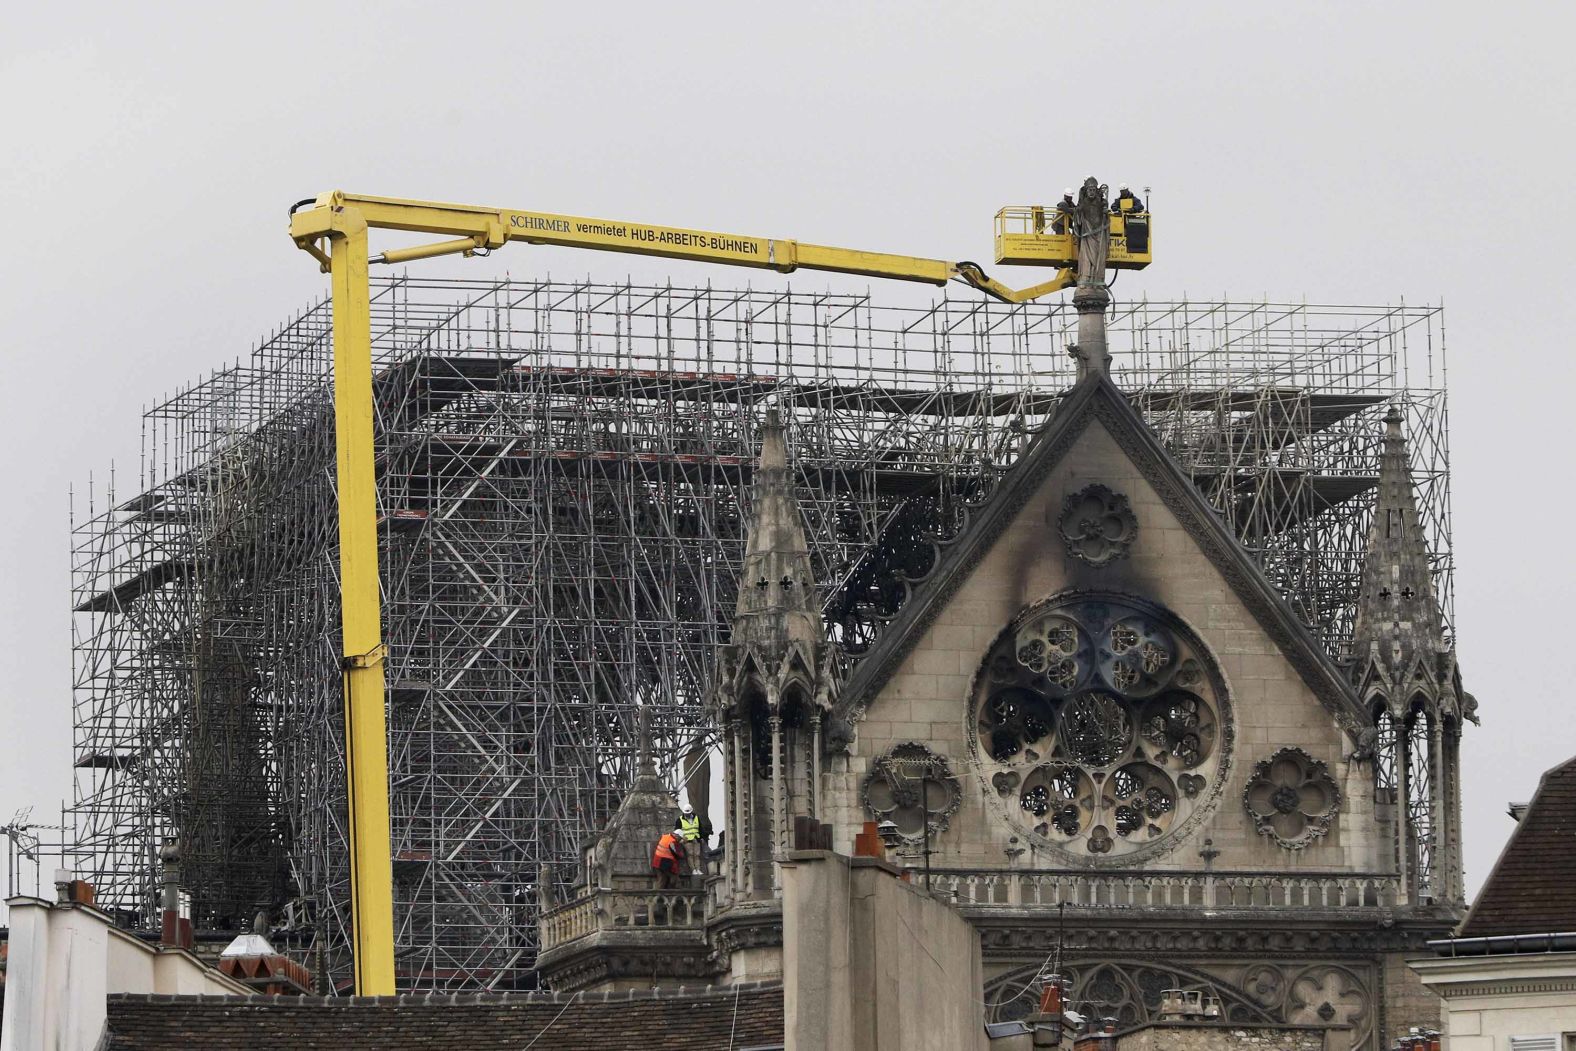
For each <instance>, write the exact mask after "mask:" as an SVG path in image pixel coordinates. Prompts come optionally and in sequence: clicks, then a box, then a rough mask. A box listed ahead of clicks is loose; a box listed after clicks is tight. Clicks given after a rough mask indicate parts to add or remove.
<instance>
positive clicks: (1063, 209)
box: [1051, 186, 1078, 234]
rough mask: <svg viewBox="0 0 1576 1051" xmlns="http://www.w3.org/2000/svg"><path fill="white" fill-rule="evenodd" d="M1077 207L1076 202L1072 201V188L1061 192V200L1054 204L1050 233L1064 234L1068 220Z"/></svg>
mask: <svg viewBox="0 0 1576 1051" xmlns="http://www.w3.org/2000/svg"><path fill="white" fill-rule="evenodd" d="M1077 207H1078V202H1077V201H1075V200H1073V188H1072V187H1071V186H1069V187H1067V188H1066V189H1065V190H1063V191H1062V199H1061V200H1059V201H1057V202H1056V218H1055V219H1052V220H1051V233H1053V234H1065V233H1066V232H1067V223H1068V220H1070V219H1071V218H1072V214H1073V209H1075V208H1077Z"/></svg>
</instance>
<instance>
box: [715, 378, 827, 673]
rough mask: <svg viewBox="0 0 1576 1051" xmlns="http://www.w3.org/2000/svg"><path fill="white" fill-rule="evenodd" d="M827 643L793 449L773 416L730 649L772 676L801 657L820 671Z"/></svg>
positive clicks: (765, 431) (764, 439) (764, 434)
mask: <svg viewBox="0 0 1576 1051" xmlns="http://www.w3.org/2000/svg"><path fill="white" fill-rule="evenodd" d="M824 638H825V632H824V629H823V627H822V623H821V609H820V605H819V603H818V601H817V599H816V593H815V580H814V578H813V576H812V575H811V571H810V546H809V544H807V543H806V542H805V537H804V525H803V523H802V521H801V519H800V517H799V501H798V500H797V499H795V497H794V493H793V481H792V479H791V478H790V477H789V473H788V442H787V439H786V437H785V435H784V430H783V423H782V418H781V416H780V415H779V413H778V411H777V410H776V409H775V408H772V409H767V410H766V421H765V424H764V426H763V427H762V428H761V459H760V464H759V466H758V467H757V469H756V474H755V507H754V515H753V517H752V521H751V522H750V528H749V535H748V538H747V540H746V541H745V548H744V566H743V568H742V569H741V570H740V571H739V601H738V605H737V607H736V608H735V611H734V616H733V635H732V638H731V640H730V647H729V648H730V649H731V650H733V651H734V652H735V653H736V654H737V655H738V656H740V657H744V656H745V655H746V653H748V655H749V656H751V657H753V659H754V660H756V661H757V662H758V663H759V664H760V667H761V670H762V671H763V672H765V673H766V674H767V675H775V674H776V673H778V672H779V670H781V666H782V663H783V661H784V660H785V659H787V658H788V657H789V656H790V654H792V653H794V652H797V653H798V655H799V656H800V657H801V658H802V659H803V660H804V661H805V662H806V664H807V665H808V667H807V668H806V669H805V670H806V671H811V672H813V670H814V668H815V660H816V658H817V656H818V655H819V653H820V650H821V648H822V641H823V639H824Z"/></svg>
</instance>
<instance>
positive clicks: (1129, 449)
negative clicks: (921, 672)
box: [838, 373, 1369, 736]
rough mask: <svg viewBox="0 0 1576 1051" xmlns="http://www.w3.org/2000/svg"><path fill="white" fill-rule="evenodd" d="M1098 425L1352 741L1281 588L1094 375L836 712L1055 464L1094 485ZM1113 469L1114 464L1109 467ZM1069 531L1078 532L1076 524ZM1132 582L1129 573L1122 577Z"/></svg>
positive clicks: (885, 671) (883, 675) (926, 622)
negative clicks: (1084, 446)
mask: <svg viewBox="0 0 1576 1051" xmlns="http://www.w3.org/2000/svg"><path fill="white" fill-rule="evenodd" d="M1095 421H1098V427H1099V429H1100V430H1103V431H1104V432H1105V436H1106V440H1107V442H1108V443H1111V444H1114V446H1115V447H1116V448H1117V449H1118V450H1119V456H1120V458H1121V459H1123V460H1126V461H1127V462H1126V464H1124V465H1122V467H1121V468H1120V469H1123V470H1126V471H1129V472H1136V474H1137V475H1138V476H1139V477H1141V478H1142V479H1143V480H1144V482H1145V483H1146V484H1147V485H1148V487H1149V488H1150V489H1151V490H1152V492H1153V494H1154V496H1155V497H1156V498H1157V499H1158V500H1159V501H1160V503H1161V504H1162V505H1163V507H1164V509H1165V511H1166V512H1167V514H1168V515H1169V516H1171V518H1172V519H1173V521H1174V524H1175V525H1177V526H1179V527H1180V528H1181V529H1182V530H1183V531H1184V532H1185V533H1186V535H1187V536H1188V537H1190V538H1191V540H1192V544H1193V548H1194V549H1195V550H1196V551H1197V552H1199V553H1200V554H1202V555H1203V556H1204V557H1205V558H1206V559H1207V560H1208V561H1209V563H1210V564H1211V565H1212V566H1214V567H1215V569H1216V570H1217V572H1218V573H1219V574H1220V576H1221V577H1222V578H1223V579H1224V580H1225V581H1226V583H1227V584H1228V585H1229V587H1230V588H1231V590H1232V591H1233V592H1234V593H1235V595H1236V596H1237V598H1238V600H1239V601H1240V602H1241V603H1242V605H1243V606H1244V607H1245V608H1246V609H1247V610H1248V611H1249V612H1250V613H1251V615H1252V616H1253V618H1254V619H1255V621H1256V622H1257V623H1258V624H1259V625H1260V626H1261V627H1262V628H1263V630H1264V631H1265V632H1266V633H1267V634H1268V635H1269V636H1270V637H1271V638H1272V639H1274V640H1275V641H1276V642H1277V644H1278V645H1279V647H1280V649H1281V650H1282V652H1283V654H1284V656H1285V658H1286V660H1287V661H1288V662H1290V663H1291V665H1292V666H1293V667H1294V668H1295V669H1296V671H1297V673H1298V674H1299V676H1300V677H1301V678H1302V679H1303V681H1304V682H1305V683H1306V684H1307V686H1308V688H1309V689H1310V690H1312V691H1313V692H1314V694H1315V695H1316V696H1317V697H1318V698H1319V700H1320V702H1321V703H1322V704H1324V706H1325V707H1326V708H1327V709H1328V710H1329V711H1330V712H1331V714H1332V715H1333V716H1334V718H1335V720H1336V721H1337V723H1338V724H1339V725H1340V726H1341V727H1342V728H1343V729H1345V730H1347V731H1348V732H1349V733H1351V734H1353V735H1354V736H1355V735H1356V734H1357V733H1359V732H1360V730H1361V728H1362V727H1364V726H1366V725H1368V722H1369V720H1368V718H1367V716H1366V715H1365V713H1364V712H1363V710H1362V706H1361V705H1360V704H1359V703H1358V702H1357V699H1356V697H1355V695H1354V694H1353V693H1352V690H1351V688H1350V687H1349V686H1348V685H1347V683H1346V681H1345V678H1344V676H1343V675H1342V674H1341V672H1340V671H1339V669H1337V667H1336V666H1335V664H1334V663H1333V662H1332V661H1331V660H1330V657H1329V654H1328V653H1327V652H1326V651H1325V650H1324V648H1323V646H1321V645H1320V644H1319V642H1318V641H1317V640H1316V639H1314V638H1313V636H1312V635H1311V634H1310V633H1309V632H1308V630H1307V628H1306V627H1305V626H1304V625H1303V624H1302V623H1301V622H1300V621H1298V619H1297V617H1296V615H1295V614H1294V613H1293V612H1292V610H1291V608H1290V607H1289V606H1288V605H1287V603H1286V600H1285V599H1284V597H1283V596H1282V595H1281V593H1280V591H1279V590H1278V589H1277V588H1276V587H1275V585H1274V584H1272V583H1271V582H1270V581H1269V580H1267V579H1266V578H1265V576H1264V574H1263V572H1262V571H1261V570H1260V569H1259V567H1258V566H1257V565H1256V564H1255V563H1254V561H1253V559H1252V558H1251V556H1249V555H1248V553H1247V552H1245V551H1244V550H1243V549H1242V547H1241V545H1240V544H1238V543H1237V540H1236V538H1235V537H1233V536H1232V535H1231V533H1230V531H1229V530H1228V529H1227V528H1226V527H1225V526H1224V525H1223V524H1222V523H1221V521H1220V518H1219V516H1218V514H1217V513H1216V512H1215V510H1214V509H1213V508H1212V507H1211V506H1210V504H1209V502H1208V501H1207V500H1205V499H1204V497H1203V496H1202V495H1201V494H1200V493H1199V491H1198V489H1197V487H1196V486H1194V485H1193V483H1192V480H1191V479H1189V478H1188V476H1187V475H1186V474H1185V473H1184V472H1183V471H1182V470H1181V468H1180V467H1178V465H1177V463H1176V461H1175V460H1173V459H1172V458H1171V457H1170V455H1169V454H1167V453H1166V451H1165V449H1164V447H1162V446H1161V444H1160V442H1159V441H1158V440H1157V439H1156V438H1155V436H1154V434H1153V432H1151V431H1150V430H1149V428H1148V427H1147V426H1146V425H1145V424H1144V422H1143V420H1142V419H1141V418H1140V417H1139V416H1138V414H1137V412H1135V411H1134V410H1133V408H1132V406H1131V405H1129V404H1128V402H1127V399H1126V398H1125V397H1124V396H1123V395H1122V393H1121V391H1120V390H1118V389H1117V388H1116V386H1115V385H1114V384H1113V383H1112V382H1111V381H1110V379H1109V378H1108V377H1107V376H1106V375H1105V374H1104V373H1094V374H1091V375H1090V376H1089V377H1088V378H1087V379H1085V380H1084V381H1082V382H1080V383H1079V385H1078V386H1077V387H1075V388H1073V390H1072V391H1071V392H1070V393H1069V394H1068V396H1067V398H1066V399H1065V400H1064V401H1063V402H1062V404H1061V406H1060V407H1059V408H1058V410H1057V412H1056V413H1055V414H1054V415H1053V416H1052V417H1051V419H1050V420H1049V421H1047V423H1046V425H1045V428H1044V429H1043V430H1042V431H1041V432H1040V433H1039V434H1038V435H1037V436H1036V437H1035V439H1034V441H1033V442H1032V443H1031V444H1030V446H1029V448H1028V449H1027V450H1025V452H1024V454H1023V455H1022V456H1021V457H1020V458H1019V459H1018V461H1017V463H1016V464H1014V466H1013V468H1012V469H1011V470H1010V471H1008V472H1007V474H1006V475H1005V476H1004V477H1003V479H1002V481H1001V483H1000V484H999V485H998V486H997V488H996V491H995V496H994V497H993V498H992V499H990V500H989V501H987V502H986V503H985V504H984V505H983V506H981V507H980V508H978V509H976V511H975V512H974V515H973V517H972V520H971V521H970V523H969V526H968V527H967V528H966V529H965V530H964V531H963V532H962V533H961V534H960V535H959V536H958V537H957V539H956V540H954V541H953V542H952V543H950V544H949V545H948V546H947V547H946V549H945V550H944V551H943V553H942V557H941V558H940V559H939V560H938V563H937V565H936V567H935V569H934V570H933V571H932V572H931V574H930V575H929V576H928V577H926V578H925V579H924V580H923V581H921V582H917V583H916V584H915V585H914V593H913V594H912V595H911V596H910V598H909V600H908V601H907V602H905V603H904V604H903V607H902V609H901V610H900V611H899V613H898V615H897V617H896V618H895V619H894V620H893V621H892V623H891V624H889V625H888V626H887V627H886V629H885V630H884V631H883V632H882V634H881V636H880V638H879V639H878V641H877V642H876V644H875V645H874V646H873V647H872V649H871V651H870V653H869V654H868V655H866V656H865V658H864V659H863V660H862V661H861V662H860V663H859V665H858V667H857V668H856V669H855V671H854V673H853V674H852V675H851V676H850V678H849V680H848V682H847V683H846V684H845V686H844V688H843V691H842V699H841V703H840V704H839V706H838V708H839V711H840V712H843V713H847V714H850V715H853V716H855V717H859V716H861V715H862V714H863V713H864V712H865V710H866V708H867V707H868V706H869V704H870V703H871V701H872V700H873V699H874V698H875V697H877V696H878V695H879V694H880V692H881V690H882V688H883V687H884V686H885V684H886V682H887V681H888V679H890V678H891V676H892V675H893V673H894V672H895V671H896V670H897V668H898V666H899V664H900V662H901V661H902V660H903V659H904V658H905V657H906V656H907V655H908V654H909V652H910V651H911V650H913V649H914V648H915V647H916V646H917V645H919V644H921V642H922V640H923V639H924V638H925V637H926V633H927V629H929V628H930V627H931V626H932V624H933V623H934V622H935V621H936V619H937V617H938V616H939V615H940V613H941V611H942V610H943V609H944V608H946V607H947V606H948V605H949V604H950V603H951V602H952V601H953V599H954V596H955V595H956V593H957V591H958V590H959V589H960V588H961V587H962V586H963V584H964V583H965V582H966V581H967V580H968V578H969V577H970V575H971V574H972V573H973V571H974V569H975V567H976V566H977V565H978V563H979V562H980V561H981V560H982V559H984V558H985V557H986V556H987V554H988V553H990V552H991V551H992V550H993V548H994V547H995V545H996V544H997V543H998V542H999V540H1000V539H1001V537H1002V536H1003V534H1004V533H1006V532H1008V531H1009V529H1012V528H1013V527H1014V526H1015V525H1016V524H1017V523H1018V520H1019V518H1020V517H1021V516H1022V512H1023V511H1024V508H1025V506H1026V505H1027V504H1028V503H1029V502H1031V500H1032V499H1033V498H1034V497H1035V496H1036V495H1043V491H1044V487H1045V484H1046V480H1047V478H1048V477H1049V476H1050V475H1051V474H1052V473H1053V472H1055V471H1056V470H1057V468H1058V467H1059V466H1061V465H1063V464H1064V463H1066V465H1067V466H1066V471H1067V472H1068V473H1069V476H1072V477H1086V478H1087V479H1088V481H1089V483H1090V484H1096V483H1098V481H1099V479H1098V478H1097V477H1096V474H1098V471H1099V468H1098V467H1097V466H1096V464H1095V463H1094V462H1092V461H1090V460H1089V459H1088V457H1087V456H1085V455H1082V454H1080V453H1075V452H1074V449H1075V447H1077V446H1078V445H1079V442H1080V439H1081V438H1082V436H1083V435H1084V432H1085V431H1086V430H1087V429H1088V428H1089V425H1090V424H1091V422H1095ZM1112 465H1113V466H1115V464H1114V461H1113V462H1112ZM1028 528H1029V529H1030V530H1038V532H1039V536H1038V538H1037V539H1038V540H1039V541H1041V542H1042V552H1041V553H1042V554H1043V555H1044V556H1046V557H1047V558H1054V557H1056V556H1057V555H1058V554H1059V549H1060V548H1065V547H1067V546H1068V545H1069V544H1070V541H1069V538H1068V537H1067V536H1066V535H1064V531H1063V530H1062V529H1061V528H1060V523H1059V522H1057V523H1051V522H1048V521H1045V520H1044V519H1041V520H1039V521H1038V522H1037V523H1034V524H1030V525H1029V526H1028ZM1069 528H1072V529H1076V523H1074V524H1072V525H1070V527H1069ZM1117 539H1118V540H1119V541H1120V539H1121V538H1117ZM1122 554H1125V552H1118V553H1117V554H1116V555H1115V557H1112V558H1111V559H1109V561H1107V562H1097V561H1095V560H1094V559H1092V558H1089V557H1088V556H1085V557H1084V558H1082V559H1078V560H1077V562H1074V561H1069V562H1068V563H1067V565H1068V568H1069V570H1070V571H1071V572H1070V574H1069V578H1070V579H1071V578H1073V577H1077V578H1078V579H1079V580H1088V581H1097V580H1099V579H1101V578H1100V575H1099V574H1098V573H1097V572H1083V571H1082V570H1081V569H1080V566H1079V565H1078V564H1077V563H1082V564H1084V565H1088V566H1090V567H1091V569H1094V568H1097V567H1098V566H1100V565H1109V566H1110V567H1111V568H1112V569H1113V570H1114V571H1115V572H1116V573H1120V572H1121V570H1122V561H1123V558H1122ZM1143 554H1147V555H1149V556H1150V557H1151V558H1153V557H1155V556H1156V555H1157V554H1159V553H1157V552H1154V551H1152V550H1147V549H1146V550H1144V551H1143ZM1140 557H1142V555H1141V556H1140ZM1134 576H1135V574H1133V573H1132V572H1129V573H1128V575H1127V578H1128V579H1132V578H1133V577H1134Z"/></svg>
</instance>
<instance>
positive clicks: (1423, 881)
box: [1406, 698, 1435, 894]
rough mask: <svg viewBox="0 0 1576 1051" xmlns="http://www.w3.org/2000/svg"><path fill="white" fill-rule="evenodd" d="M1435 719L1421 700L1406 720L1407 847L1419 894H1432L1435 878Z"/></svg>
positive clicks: (1416, 702) (1413, 707)
mask: <svg viewBox="0 0 1576 1051" xmlns="http://www.w3.org/2000/svg"><path fill="white" fill-rule="evenodd" d="M1433 731H1434V717H1433V714H1432V713H1431V712H1430V711H1429V710H1428V709H1427V707H1426V706H1425V705H1424V702H1423V701H1422V699H1421V698H1419V699H1418V700H1416V701H1414V702H1413V704H1412V709H1411V712H1410V713H1409V714H1408V716H1407V720H1406V816H1407V825H1408V828H1409V836H1408V843H1407V847H1408V850H1409V852H1410V853H1411V856H1412V872H1413V873H1414V874H1415V877H1416V882H1417V890H1418V893H1419V894H1430V893H1432V891H1433V875H1434V822H1435V814H1434V750H1433V738H1434V732H1433Z"/></svg>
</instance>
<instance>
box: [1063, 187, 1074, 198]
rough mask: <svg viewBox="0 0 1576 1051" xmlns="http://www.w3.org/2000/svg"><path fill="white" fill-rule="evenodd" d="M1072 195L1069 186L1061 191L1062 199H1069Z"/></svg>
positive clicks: (1071, 189)
mask: <svg viewBox="0 0 1576 1051" xmlns="http://www.w3.org/2000/svg"><path fill="white" fill-rule="evenodd" d="M1072 195H1073V188H1072V187H1071V186H1069V187H1067V189H1065V190H1063V191H1062V196H1063V197H1071V196H1072Z"/></svg>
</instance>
